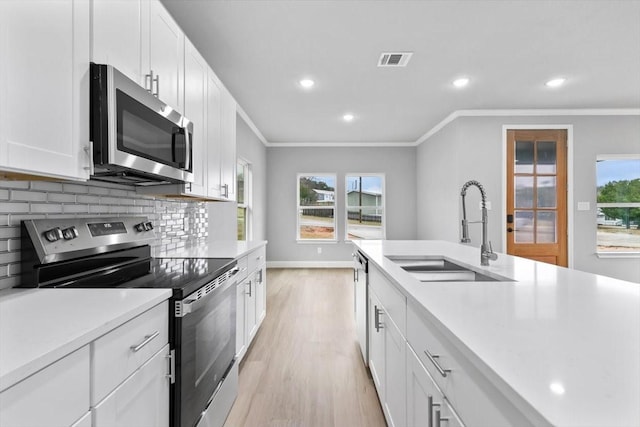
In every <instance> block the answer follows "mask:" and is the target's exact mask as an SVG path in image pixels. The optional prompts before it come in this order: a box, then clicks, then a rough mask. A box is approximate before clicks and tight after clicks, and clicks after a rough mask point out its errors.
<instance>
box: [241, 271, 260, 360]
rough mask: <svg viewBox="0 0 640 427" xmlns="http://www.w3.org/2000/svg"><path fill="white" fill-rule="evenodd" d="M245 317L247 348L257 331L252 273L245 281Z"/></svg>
mask: <svg viewBox="0 0 640 427" xmlns="http://www.w3.org/2000/svg"><path fill="white" fill-rule="evenodd" d="M245 292H246V294H245V308H244V310H245V319H246V325H245V327H246V331H247V332H246V334H247V348H248V347H249V345H250V344H251V341H252V340H253V337H254V336H255V335H256V332H257V331H258V326H257V324H256V320H257V319H256V283H255V280H254V278H253V275H251V276H249V278H248V279H247V280H246V281H245Z"/></svg>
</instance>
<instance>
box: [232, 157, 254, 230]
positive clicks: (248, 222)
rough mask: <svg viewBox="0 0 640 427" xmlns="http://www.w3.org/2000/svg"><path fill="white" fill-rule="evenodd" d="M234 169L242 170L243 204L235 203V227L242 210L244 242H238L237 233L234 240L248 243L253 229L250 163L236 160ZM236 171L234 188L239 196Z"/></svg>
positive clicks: (239, 159) (240, 159)
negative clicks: (239, 212) (239, 210)
mask: <svg viewBox="0 0 640 427" xmlns="http://www.w3.org/2000/svg"><path fill="white" fill-rule="evenodd" d="M236 168H238V169H239V168H242V169H243V170H244V185H243V194H244V203H240V202H237V205H236V227H237V226H238V220H239V218H238V209H244V237H245V239H244V240H240V239H239V238H238V233H237V231H236V239H237V240H238V241H242V242H245V241H249V240H252V238H253V236H252V233H253V227H252V222H253V221H252V213H253V209H252V207H251V205H252V203H251V188H252V176H251V175H252V173H251V163H250V162H248V161H247V160H245V159H242V158H238V160H237V161H236ZM238 169H236V188H237V190H236V191H237V194H238V195H239V194H240V187H239V186H238V173H237V170H238Z"/></svg>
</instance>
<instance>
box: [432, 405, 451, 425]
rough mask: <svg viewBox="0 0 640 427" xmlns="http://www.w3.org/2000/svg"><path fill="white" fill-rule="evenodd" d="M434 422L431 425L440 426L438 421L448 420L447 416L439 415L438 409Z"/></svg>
mask: <svg viewBox="0 0 640 427" xmlns="http://www.w3.org/2000/svg"><path fill="white" fill-rule="evenodd" d="M435 418H436V423H435V425H434V426H433V427H440V422H441V421H449V418H443V417H441V416H440V409H437V410H436V417H435Z"/></svg>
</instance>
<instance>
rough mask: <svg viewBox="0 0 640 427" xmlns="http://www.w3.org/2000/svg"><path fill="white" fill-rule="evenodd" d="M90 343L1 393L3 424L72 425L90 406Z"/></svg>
mask: <svg viewBox="0 0 640 427" xmlns="http://www.w3.org/2000/svg"><path fill="white" fill-rule="evenodd" d="M89 383H90V378H89V346H84V347H82V348H81V349H79V350H77V351H75V352H73V353H71V354H70V355H68V356H65V357H63V358H62V359H60V360H58V361H57V362H55V363H53V364H51V365H49V366H47V367H46V368H44V369H42V370H41V371H39V372H37V373H35V374H33V375H31V376H30V377H27V378H26V379H24V380H23V381H21V382H19V383H17V384H15V385H13V386H11V387H10V388H8V389H6V390H4V391H3V392H2V393H0V426H3V427H4V426H11V427H33V426H69V425H71V424H73V423H74V422H75V421H76V420H78V419H79V418H80V417H81V416H82V415H83V414H85V413H86V412H87V411H88V410H89Z"/></svg>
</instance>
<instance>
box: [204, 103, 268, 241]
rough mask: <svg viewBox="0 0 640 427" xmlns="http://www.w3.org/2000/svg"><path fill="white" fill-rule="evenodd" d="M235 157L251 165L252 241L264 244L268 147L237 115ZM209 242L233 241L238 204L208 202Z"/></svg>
mask: <svg viewBox="0 0 640 427" xmlns="http://www.w3.org/2000/svg"><path fill="white" fill-rule="evenodd" d="M236 144H237V145H236V150H237V154H236V156H237V157H238V158H242V159H244V160H246V161H247V162H249V163H250V164H251V173H252V177H253V181H252V183H253V191H252V221H253V222H252V235H251V240H266V226H267V215H266V213H267V206H266V205H267V177H266V175H267V147H265V145H264V144H263V143H262V141H260V139H259V138H258V137H257V136H256V134H255V133H253V131H252V130H251V128H250V127H249V126H248V125H247V124H246V123H245V121H244V120H243V119H242V117H240V116H239V115H238V116H237V118H236ZM207 207H208V209H209V239H210V240H236V238H237V228H236V227H237V220H236V218H237V216H236V215H237V209H236V208H237V203H235V202H209V203H207Z"/></svg>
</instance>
